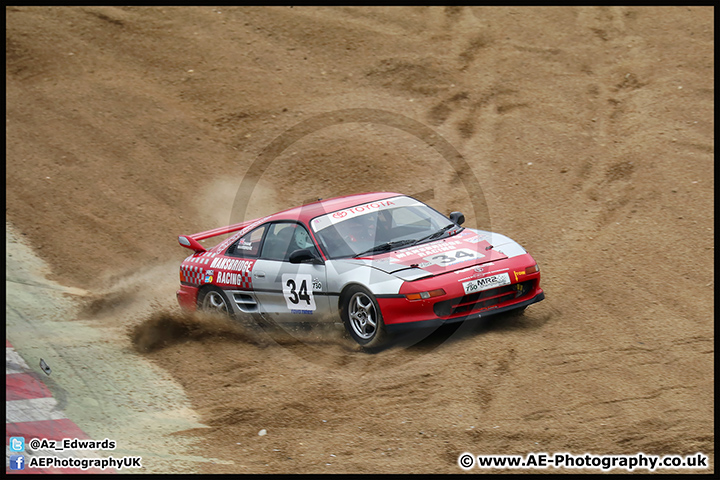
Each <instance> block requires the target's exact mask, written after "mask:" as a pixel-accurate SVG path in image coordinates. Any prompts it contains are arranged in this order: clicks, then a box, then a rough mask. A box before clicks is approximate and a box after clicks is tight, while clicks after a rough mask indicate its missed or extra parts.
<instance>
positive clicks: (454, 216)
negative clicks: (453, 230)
mask: <svg viewBox="0 0 720 480" xmlns="http://www.w3.org/2000/svg"><path fill="white" fill-rule="evenodd" d="M450 220H451V221H452V222H453V223H454V224H455V225H462V224H463V223H465V215H463V214H462V212H452V213H451V214H450Z"/></svg>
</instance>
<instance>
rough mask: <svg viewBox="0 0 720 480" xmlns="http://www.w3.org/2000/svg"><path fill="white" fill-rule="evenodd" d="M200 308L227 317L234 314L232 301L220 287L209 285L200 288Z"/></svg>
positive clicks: (198, 303) (198, 302)
mask: <svg viewBox="0 0 720 480" xmlns="http://www.w3.org/2000/svg"><path fill="white" fill-rule="evenodd" d="M197 305H198V310H200V311H202V312H208V313H216V314H219V315H225V316H227V317H232V316H233V311H232V307H231V306H230V302H229V301H228V299H227V296H226V295H225V292H223V291H222V290H221V289H220V288H218V287H215V286H208V287H205V288H203V289H202V290H200V293H199V294H198V300H197Z"/></svg>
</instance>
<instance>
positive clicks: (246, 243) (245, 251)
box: [228, 225, 267, 257]
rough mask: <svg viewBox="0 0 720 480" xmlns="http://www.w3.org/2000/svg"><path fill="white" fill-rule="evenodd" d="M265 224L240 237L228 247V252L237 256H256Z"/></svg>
mask: <svg viewBox="0 0 720 480" xmlns="http://www.w3.org/2000/svg"><path fill="white" fill-rule="evenodd" d="M266 228H267V225H262V226H260V227H258V228H256V229H255V230H253V231H252V232H249V233H246V234H245V235H243V236H242V237H240V238H239V239H238V240H237V241H236V242H235V243H234V244H233V246H232V247H230V249H228V254H230V255H234V256H238V257H257V256H258V253H259V252H260V242H261V241H262V237H263V233H265V229H266Z"/></svg>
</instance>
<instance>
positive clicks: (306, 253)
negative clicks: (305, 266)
mask: <svg viewBox="0 0 720 480" xmlns="http://www.w3.org/2000/svg"><path fill="white" fill-rule="evenodd" d="M289 260H290V263H312V264H315V265H321V264H322V263H323V261H322V258H320V257H319V256H318V255H317V253H315V251H314V250H313V249H310V248H303V249H300V250H295V251H294V252H292V253H291V254H290V258H289Z"/></svg>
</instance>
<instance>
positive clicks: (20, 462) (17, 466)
mask: <svg viewBox="0 0 720 480" xmlns="http://www.w3.org/2000/svg"><path fill="white" fill-rule="evenodd" d="M10 470H25V455H10Z"/></svg>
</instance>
